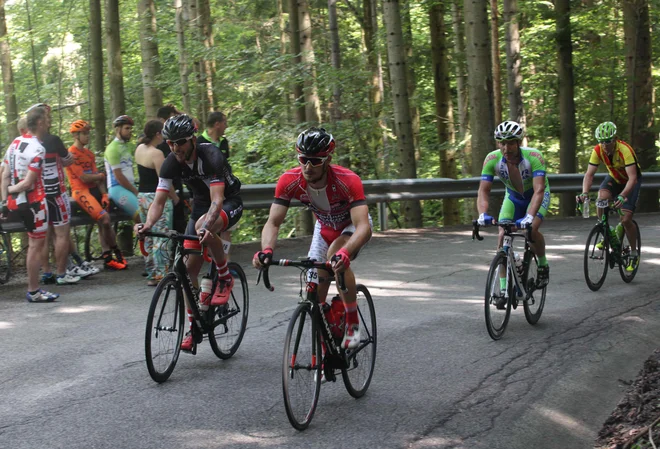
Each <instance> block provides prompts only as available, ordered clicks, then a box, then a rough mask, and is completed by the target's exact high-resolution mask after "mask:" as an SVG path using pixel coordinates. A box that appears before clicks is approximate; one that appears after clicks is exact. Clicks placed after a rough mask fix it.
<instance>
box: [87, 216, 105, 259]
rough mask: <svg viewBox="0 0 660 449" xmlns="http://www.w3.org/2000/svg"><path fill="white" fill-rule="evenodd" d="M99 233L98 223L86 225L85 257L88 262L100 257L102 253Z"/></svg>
mask: <svg viewBox="0 0 660 449" xmlns="http://www.w3.org/2000/svg"><path fill="white" fill-rule="evenodd" d="M99 235H100V234H99V225H98V223H94V224H90V225H87V232H85V259H86V260H87V261H89V262H91V261H93V260H99V259H101V256H102V254H103V249H102V248H101V240H100V239H99Z"/></svg>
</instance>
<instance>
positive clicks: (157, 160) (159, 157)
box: [150, 149, 179, 205]
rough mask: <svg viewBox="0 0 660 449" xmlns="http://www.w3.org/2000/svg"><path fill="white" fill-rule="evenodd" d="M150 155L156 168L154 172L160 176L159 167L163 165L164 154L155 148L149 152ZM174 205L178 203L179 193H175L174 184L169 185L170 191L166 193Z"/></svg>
mask: <svg viewBox="0 0 660 449" xmlns="http://www.w3.org/2000/svg"><path fill="white" fill-rule="evenodd" d="M150 156H151V157H152V160H153V162H154V169H155V170H156V174H157V175H158V176H160V167H162V166H163V162H165V156H164V155H163V152H162V151H160V150H159V149H155V150H153V151H152V152H151V153H150ZM168 196H169V197H170V199H171V200H172V202H173V203H174V205H177V204H179V195H177V194H176V190H174V186H172V187H170V192H169V194H168Z"/></svg>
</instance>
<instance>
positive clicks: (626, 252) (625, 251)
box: [619, 220, 642, 283]
mask: <svg viewBox="0 0 660 449" xmlns="http://www.w3.org/2000/svg"><path fill="white" fill-rule="evenodd" d="M633 224H634V225H635V232H637V244H636V245H635V246H636V248H635V249H637V265H635V267H634V269H633V270H632V271H628V270H627V268H628V265H629V264H630V252H631V251H632V250H633V248H632V246H631V245H630V241H629V240H628V236H627V235H626V234H625V233H624V235H623V241H622V242H621V261H622V262H623V263H622V264H621V265H619V274H621V279H623V282H625V283H629V282H632V280H633V279H635V276H636V275H637V270H639V263H640V262H641V260H642V234H641V233H640V232H639V225H638V224H637V222H636V221H635V220H633Z"/></svg>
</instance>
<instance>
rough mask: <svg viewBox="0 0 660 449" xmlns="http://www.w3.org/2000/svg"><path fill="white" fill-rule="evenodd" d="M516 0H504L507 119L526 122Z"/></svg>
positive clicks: (521, 122) (522, 123) (523, 123)
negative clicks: (507, 96) (507, 95)
mask: <svg viewBox="0 0 660 449" xmlns="http://www.w3.org/2000/svg"><path fill="white" fill-rule="evenodd" d="M518 20H519V19H518V0H504V21H505V23H506V68H507V73H508V90H509V120H515V121H516V122H518V123H520V124H521V125H523V127H524V126H525V124H526V119H525V109H524V108H523V100H522V72H521V71H520V30H519V24H518Z"/></svg>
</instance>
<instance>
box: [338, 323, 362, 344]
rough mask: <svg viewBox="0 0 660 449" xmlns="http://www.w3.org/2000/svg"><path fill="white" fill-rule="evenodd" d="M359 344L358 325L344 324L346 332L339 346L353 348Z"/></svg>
mask: <svg viewBox="0 0 660 449" xmlns="http://www.w3.org/2000/svg"><path fill="white" fill-rule="evenodd" d="M359 344H360V326H359V325H357V324H349V325H347V326H346V333H345V334H344V339H343V340H342V342H341V347H342V348H344V349H355V348H357V347H358V345H359Z"/></svg>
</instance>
